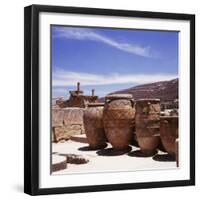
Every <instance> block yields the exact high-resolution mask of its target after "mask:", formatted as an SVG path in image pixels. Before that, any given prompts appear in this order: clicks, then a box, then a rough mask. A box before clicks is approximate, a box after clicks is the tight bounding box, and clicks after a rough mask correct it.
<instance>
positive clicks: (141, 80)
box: [53, 69, 177, 87]
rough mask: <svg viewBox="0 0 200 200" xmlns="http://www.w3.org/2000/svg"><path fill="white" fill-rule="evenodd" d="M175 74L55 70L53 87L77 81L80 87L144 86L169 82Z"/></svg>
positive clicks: (72, 83)
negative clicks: (93, 72)
mask: <svg viewBox="0 0 200 200" xmlns="http://www.w3.org/2000/svg"><path fill="white" fill-rule="evenodd" d="M174 78H177V74H119V73H112V74H107V75H103V74H90V73H82V72H72V71H65V70H62V69H59V70H58V69H57V70H56V71H54V72H53V86H54V87H60V86H74V85H76V83H77V82H78V81H79V82H80V83H81V85H85V86H86V85H109V84H126V83H133V84H145V83H151V82H156V81H164V80H171V79H174Z"/></svg>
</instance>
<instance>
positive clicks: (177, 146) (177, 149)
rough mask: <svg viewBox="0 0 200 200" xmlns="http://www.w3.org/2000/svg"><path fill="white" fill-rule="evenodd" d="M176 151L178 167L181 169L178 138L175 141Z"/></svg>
mask: <svg viewBox="0 0 200 200" xmlns="http://www.w3.org/2000/svg"><path fill="white" fill-rule="evenodd" d="M175 150H176V153H175V154H176V166H177V167H179V138H176V141H175Z"/></svg>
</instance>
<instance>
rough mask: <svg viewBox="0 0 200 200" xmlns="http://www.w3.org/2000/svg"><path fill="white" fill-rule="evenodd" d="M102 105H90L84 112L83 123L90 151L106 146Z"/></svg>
mask: <svg viewBox="0 0 200 200" xmlns="http://www.w3.org/2000/svg"><path fill="white" fill-rule="evenodd" d="M103 109H104V103H90V104H88V107H87V108H86V109H85V111H84V115H83V122H84V127H85V134H86V136H87V140H88V143H89V145H90V147H91V148H92V149H98V148H102V147H105V146H106V136H105V132H104V128H103Z"/></svg>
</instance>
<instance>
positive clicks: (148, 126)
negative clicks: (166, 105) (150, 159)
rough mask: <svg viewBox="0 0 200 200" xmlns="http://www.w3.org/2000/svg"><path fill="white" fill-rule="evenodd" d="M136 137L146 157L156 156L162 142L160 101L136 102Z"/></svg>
mask: <svg viewBox="0 0 200 200" xmlns="http://www.w3.org/2000/svg"><path fill="white" fill-rule="evenodd" d="M135 126H136V137H137V141H138V144H139V146H140V149H141V152H142V153H143V154H144V155H153V154H155V152H156V150H157V147H158V145H159V142H160V133H159V131H160V130H159V128H160V100H159V99H139V100H137V102H136V116H135Z"/></svg>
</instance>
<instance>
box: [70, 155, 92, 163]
mask: <svg viewBox="0 0 200 200" xmlns="http://www.w3.org/2000/svg"><path fill="white" fill-rule="evenodd" d="M67 162H68V163H70V164H85V163H88V162H89V160H88V159H87V158H85V157H83V156H82V155H76V154H67Z"/></svg>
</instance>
